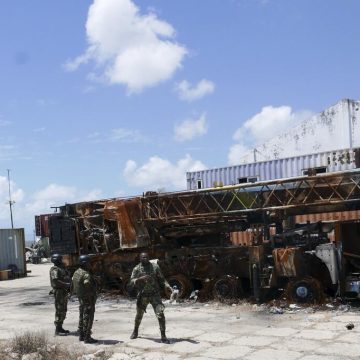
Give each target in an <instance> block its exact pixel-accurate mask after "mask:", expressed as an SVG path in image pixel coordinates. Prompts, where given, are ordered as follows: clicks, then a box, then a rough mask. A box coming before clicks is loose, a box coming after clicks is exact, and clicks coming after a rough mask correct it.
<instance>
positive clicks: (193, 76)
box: [0, 0, 360, 237]
mask: <svg viewBox="0 0 360 360" xmlns="http://www.w3.org/2000/svg"><path fill="white" fill-rule="evenodd" d="M0 6H1V11H0V43H1V56H0V68H1V72H0V227H9V225H10V219H9V212H8V207H7V206H6V205H5V203H6V201H8V196H7V183H6V169H8V168H9V169H11V177H12V183H11V186H12V191H13V197H14V200H15V201H16V204H15V205H14V222H15V226H16V227H25V228H26V233H27V235H28V237H31V236H32V235H31V234H32V230H33V216H34V215H35V214H37V213H46V212H49V210H50V209H49V206H53V205H61V204H64V203H65V202H74V201H79V200H84V199H85V200H91V199H96V198H102V197H114V196H128V195H136V194H141V193H142V192H143V191H147V190H157V189H165V190H169V191H170V190H181V189H184V188H185V187H186V180H185V172H186V170H197V169H203V168H211V167H218V166H225V165H227V164H234V163H236V162H237V159H238V158H239V159H240V158H241V155H242V153H243V152H246V151H247V150H248V149H250V148H251V147H252V146H256V144H257V142H259V141H263V140H266V136H267V135H266V134H265V135H264V134H262V135H261V136H258V135H256V127H253V128H252V129H251V130H252V131H253V136H251V137H247V138H244V137H243V138H239V136H237V135H236V134H239V131H240V132H241V129H244V127H245V126H246V123H247V122H249V121H250V120H251V119H254V117H256V116H257V115H258V116H259V114H260V115H261V117H260V119H261V121H265V122H266V121H267V122H268V124H269V125H270V127H271V129H272V131H271V135H274V132H275V133H276V131H284V130H286V129H285V128H284V124H285V125H286V127H288V128H291V127H292V126H294V124H295V123H296V121H298V120H299V119H302V118H303V117H304V116H305V115H309V114H312V113H316V112H319V111H321V110H323V109H325V108H327V107H329V106H330V105H333V104H334V103H336V102H337V101H338V100H340V99H342V98H352V99H358V98H359V83H360V82H359V78H360V76H359V63H360V61H359V60H360V56H359V55H360V54H359V46H358V39H359V38H360V25H359V21H358V14H359V11H360V2H359V1H357V0H346V1H340V0H338V1H335V0H301V1H294V0H222V1H220V0H197V1H190V0H181V1H180V0H171V1H168V0H146V1H145V0H134V1H130V0H96V1H77V0H62V1H57V2H50V1H46V0H32V1H25V0H22V1H21V0H3V1H2V2H1V5H0ZM264 109H266V110H264ZM257 118H259V117H257ZM239 129H240V130H239ZM269 134H270V132H269ZM235 145H237V146H236V147H234V146H235Z"/></svg>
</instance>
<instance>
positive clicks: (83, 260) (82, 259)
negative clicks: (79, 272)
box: [79, 255, 90, 266]
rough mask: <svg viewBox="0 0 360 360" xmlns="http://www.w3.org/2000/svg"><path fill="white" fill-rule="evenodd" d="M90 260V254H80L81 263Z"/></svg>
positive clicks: (86, 262)
mask: <svg viewBox="0 0 360 360" xmlns="http://www.w3.org/2000/svg"><path fill="white" fill-rule="evenodd" d="M89 262H90V256H89V255H80V257H79V265H80V266H81V265H87V264H89Z"/></svg>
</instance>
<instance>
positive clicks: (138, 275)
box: [130, 252, 172, 344]
mask: <svg viewBox="0 0 360 360" xmlns="http://www.w3.org/2000/svg"><path fill="white" fill-rule="evenodd" d="M130 284H131V285H133V286H136V288H137V290H138V296H137V302H136V317H135V327H134V331H133V333H132V334H131V336H130V339H136V338H137V337H138V331H139V326H140V323H141V319H142V317H143V315H144V312H146V307H147V305H148V304H149V303H150V304H151V305H152V307H153V308H154V312H155V314H156V317H157V318H158V321H159V326H160V332H161V341H162V342H163V343H166V344H169V343H170V342H169V340H168V339H167V337H166V335H165V315H164V309H165V306H164V305H163V303H162V301H161V295H160V290H161V289H164V288H166V289H168V290H170V291H172V289H171V287H170V285H169V284H168V282H167V281H166V280H165V278H164V276H163V274H162V272H161V270H160V267H159V266H158V265H157V264H154V263H151V262H150V260H149V255H148V254H147V253H145V252H144V253H142V254H140V263H139V264H138V265H137V266H135V268H134V270H133V272H132V274H131V280H130Z"/></svg>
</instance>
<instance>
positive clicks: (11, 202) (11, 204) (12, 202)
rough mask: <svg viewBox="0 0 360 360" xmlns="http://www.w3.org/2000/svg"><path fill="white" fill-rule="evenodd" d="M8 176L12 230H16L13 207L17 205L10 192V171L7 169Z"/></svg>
mask: <svg viewBox="0 0 360 360" xmlns="http://www.w3.org/2000/svg"><path fill="white" fill-rule="evenodd" d="M7 174H8V184H9V207H10V218H11V228H12V229H13V228H14V221H13V213H12V206H13V204H15V201H12V200H11V190H10V169H7Z"/></svg>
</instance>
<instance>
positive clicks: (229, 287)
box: [212, 275, 242, 301]
mask: <svg viewBox="0 0 360 360" xmlns="http://www.w3.org/2000/svg"><path fill="white" fill-rule="evenodd" d="M212 292H213V295H214V298H215V299H216V300H218V301H225V300H228V299H235V298H237V297H238V296H239V294H240V293H242V287H241V282H240V281H239V279H238V278H236V277H235V276H229V275H228V276H223V277H221V278H220V279H218V280H216V281H215V283H214V286H213V291H212Z"/></svg>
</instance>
